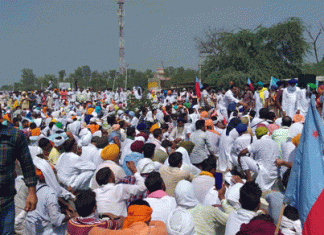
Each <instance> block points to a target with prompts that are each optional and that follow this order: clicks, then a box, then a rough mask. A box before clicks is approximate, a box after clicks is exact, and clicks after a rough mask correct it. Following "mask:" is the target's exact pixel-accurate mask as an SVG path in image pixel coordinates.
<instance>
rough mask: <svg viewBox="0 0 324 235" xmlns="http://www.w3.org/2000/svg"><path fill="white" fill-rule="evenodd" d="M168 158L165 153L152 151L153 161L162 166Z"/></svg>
mask: <svg viewBox="0 0 324 235" xmlns="http://www.w3.org/2000/svg"><path fill="white" fill-rule="evenodd" d="M168 157H169V155H168V154H167V153H166V152H164V151H163V150H161V149H157V150H155V151H154V157H153V161H155V162H159V163H162V164H163V163H164V162H165V160H166V159H167V158H168Z"/></svg>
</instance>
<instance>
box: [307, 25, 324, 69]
mask: <svg viewBox="0 0 324 235" xmlns="http://www.w3.org/2000/svg"><path fill="white" fill-rule="evenodd" d="M323 30H324V27H323V25H322V24H321V28H320V29H319V31H318V33H317V34H316V36H315V35H313V34H312V32H311V30H310V27H309V28H306V31H307V33H308V36H309V38H310V39H311V40H312V42H311V45H312V49H313V50H314V55H315V59H316V62H317V63H318V62H319V60H318V46H317V40H318V38H319V37H320V36H321V34H322V32H323Z"/></svg>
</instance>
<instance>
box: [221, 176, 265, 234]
mask: <svg viewBox="0 0 324 235" xmlns="http://www.w3.org/2000/svg"><path fill="white" fill-rule="evenodd" d="M261 195H262V191H261V189H260V187H259V185H258V184H256V183H255V182H253V181H251V182H247V183H246V184H244V185H243V186H242V188H241V189H240V204H241V206H242V208H240V209H239V210H237V211H234V212H233V213H231V214H230V215H229V216H228V219H227V223H226V230H225V235H235V234H236V233H237V232H238V231H240V228H241V225H242V224H244V223H246V224H247V223H249V222H250V220H251V219H252V218H253V217H255V216H256V215H257V211H258V210H259V209H260V205H261V200H260V199H261Z"/></svg>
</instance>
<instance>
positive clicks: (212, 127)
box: [205, 119, 220, 135]
mask: <svg viewBox="0 0 324 235" xmlns="http://www.w3.org/2000/svg"><path fill="white" fill-rule="evenodd" d="M205 127H206V130H207V131H210V132H213V133H215V134H216V135H220V134H219V133H218V132H217V131H215V129H214V123H213V120H211V119H208V120H206V121H205ZM207 127H211V129H207Z"/></svg>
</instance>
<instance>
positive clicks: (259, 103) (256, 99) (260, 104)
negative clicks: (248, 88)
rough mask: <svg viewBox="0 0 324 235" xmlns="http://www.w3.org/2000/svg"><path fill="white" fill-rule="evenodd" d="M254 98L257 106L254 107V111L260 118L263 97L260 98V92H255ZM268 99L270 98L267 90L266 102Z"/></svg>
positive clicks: (265, 93) (265, 92)
mask: <svg viewBox="0 0 324 235" xmlns="http://www.w3.org/2000/svg"><path fill="white" fill-rule="evenodd" d="M253 98H254V100H255V106H254V110H255V112H256V114H255V116H256V117H259V111H260V109H262V108H263V102H262V100H261V97H260V94H259V92H258V91H255V92H254V95H253ZM268 98H269V91H268V90H265V91H264V100H266V99H268Z"/></svg>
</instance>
